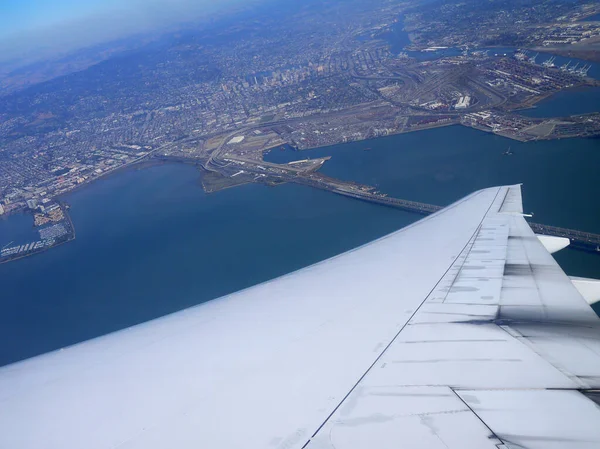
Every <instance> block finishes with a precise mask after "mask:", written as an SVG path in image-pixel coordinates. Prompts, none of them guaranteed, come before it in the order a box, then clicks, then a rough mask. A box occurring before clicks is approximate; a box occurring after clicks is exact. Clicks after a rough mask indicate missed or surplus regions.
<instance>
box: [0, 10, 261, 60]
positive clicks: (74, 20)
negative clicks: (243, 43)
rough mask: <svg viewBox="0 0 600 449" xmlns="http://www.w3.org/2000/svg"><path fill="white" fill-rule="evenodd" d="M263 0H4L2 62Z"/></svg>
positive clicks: (62, 50) (0, 27)
mask: <svg viewBox="0 0 600 449" xmlns="http://www.w3.org/2000/svg"><path fill="white" fill-rule="evenodd" d="M260 1H262V0H0V63H2V62H3V61H13V62H14V61H19V60H20V61H25V60H28V61H30V60H36V59H43V58H46V57H51V56H52V55H53V54H57V53H65V52H68V51H70V50H74V49H77V48H81V47H85V46H89V45H94V44H98V43H101V42H105V41H111V40H115V39H118V38H121V37H125V36H127V35H132V34H135V33H139V32H147V31H152V30H156V29H160V28H162V27H166V26H171V25H174V24H177V23H179V22H182V21H189V20H194V19H198V18H203V17H210V16H212V15H214V14H216V13H219V12H227V11H228V10H229V8H231V7H233V6H239V5H250V4H252V3H257V2H260ZM0 68H1V67H0Z"/></svg>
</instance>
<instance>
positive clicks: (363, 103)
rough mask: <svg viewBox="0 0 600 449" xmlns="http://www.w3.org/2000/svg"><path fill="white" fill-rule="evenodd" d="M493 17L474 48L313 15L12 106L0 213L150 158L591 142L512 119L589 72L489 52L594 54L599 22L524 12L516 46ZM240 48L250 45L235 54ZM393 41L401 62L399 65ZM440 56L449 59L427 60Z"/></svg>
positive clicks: (385, 7)
mask: <svg viewBox="0 0 600 449" xmlns="http://www.w3.org/2000/svg"><path fill="white" fill-rule="evenodd" d="M501 3H502V2H500V3H499V5H497V6H498V8H499V9H497V10H496V9H494V8H492V9H486V14H488V15H489V16H486V15H485V14H484V15H483V16H481V15H479V13H480V11H479V9H478V7H477V4H476V2H474V3H472V4H469V5H470V6H469V7H470V8H473V9H472V11H471V13H470V14H476V15H478V17H479V19H478V24H479V26H480V27H481V29H480V30H478V31H477V32H475V33H471V35H472V36H475V37H477V38H478V39H477V40H476V41H471V40H469V39H466V37H465V34H464V33H463V32H462V31H461V29H460V27H455V26H453V29H452V30H449V29H448V28H447V27H445V25H444V24H449V23H452V24H453V25H455V24H456V23H465V24H466V23H470V22H469V20H468V17H469V14H467V15H466V16H465V12H464V11H462V10H460V11H459V10H456V9H454V8H452V7H450V6H448V7H443V8H442V9H441V10H440V11H439V13H440V15H439V17H438V19H437V20H435V21H431V20H430V19H428V18H427V17H426V16H424V15H423V14H422V13H421V12H420V9H419V8H420V7H419V6H415V5H413V4H411V3H410V2H409V3H397V2H392V1H383V0H381V1H379V2H377V4H376V5H373V4H370V3H367V2H363V1H359V0H355V1H353V2H348V3H346V2H341V3H335V4H332V5H329V6H328V7H326V8H325V11H321V10H320V9H319V8H320V7H319V8H317V5H316V4H315V5H312V4H309V5H308V6H306V7H302V8H296V7H290V8H289V10H284V11H283V12H279V14H280V15H281V17H278V16H277V14H275V15H272V16H269V17H268V18H267V19H265V18H262V21H261V22H260V23H255V22H253V21H252V20H251V19H252V18H251V17H249V18H246V20H245V21H244V22H240V23H237V24H236V25H235V26H223V25H215V26H214V29H207V30H205V31H204V32H200V33H198V32H195V33H192V32H185V31H184V32H181V33H179V34H176V35H175V36H169V37H168V38H165V39H163V40H161V41H158V42H157V43H155V44H152V45H151V46H150V47H151V50H144V49H143V48H142V49H141V50H139V51H134V52H132V53H131V54H128V56H124V57H113V58H111V59H109V60H107V61H105V62H101V63H99V64H97V65H94V66H91V67H89V68H87V69H86V70H83V71H81V72H76V73H72V74H67V75H66V76H65V77H64V79H57V80H50V81H46V82H44V83H41V84H39V85H34V86H32V87H30V88H27V89H22V90H16V91H12V92H11V91H10V90H7V93H6V94H5V96H4V97H3V98H2V100H3V101H2V103H1V104H0V144H1V146H0V213H4V214H10V213H14V212H19V211H23V210H26V209H31V210H36V211H38V213H41V214H44V213H45V212H44V208H46V207H47V206H52V205H55V206H56V199H57V197H59V196H60V195H62V194H65V193H67V192H69V191H72V190H73V189H76V188H78V187H81V186H83V185H85V184H87V183H89V182H91V181H93V180H95V179H98V178H100V177H102V176H105V175H107V174H109V173H112V172H114V171H116V170H119V169H123V168H124V167H131V166H134V165H135V164H138V163H141V162H144V163H148V161H151V160H152V159H153V158H163V159H164V158H170V159H171V160H176V159H177V160H184V161H186V162H193V163H198V164H200V165H202V166H204V167H208V168H210V167H211V166H214V165H215V161H217V160H221V161H222V160H223V159H224V158H226V157H236V158H246V159H250V160H253V161H261V160H262V156H263V154H264V152H266V151H269V150H271V149H273V148H277V147H280V146H282V145H290V146H292V147H293V148H296V149H298V150H303V149H310V148H316V147H323V146H328V145H333V144H337V143H341V142H351V141H360V140H366V139H370V138H374V137H380V136H389V135H394V134H400V133H406V132H414V131H421V130H427V129H431V128H435V127H442V126H450V125H462V126H467V127H472V128H475V129H479V130H482V131H486V132H490V133H494V134H497V135H500V136H504V137H508V138H510V139H514V140H517V141H522V142H526V141H532V140H541V139H560V138H568V137H582V136H583V137H587V136H596V135H599V134H600V113H598V112H593V113H588V114H583V115H575V116H569V117H552V118H532V117H528V116H526V115H522V114H521V113H520V110H523V109H526V108H531V107H535V105H536V103H538V102H540V101H541V100H543V99H545V98H547V97H549V96H552V95H553V94H555V93H557V92H560V91H562V90H565V89H574V88H583V87H598V86H600V82H599V81H598V80H596V79H594V78H591V77H589V76H588V71H589V69H590V67H591V65H590V64H581V65H580V64H572V65H571V64H566V65H561V66H558V65H556V64H555V63H554V59H553V58H552V57H550V58H544V59H542V58H541V57H540V56H539V54H538V53H537V52H536V51H535V50H519V49H517V48H512V49H509V50H500V51H498V50H497V49H496V48H485V46H486V45H495V44H502V45H521V46H529V47H531V48H534V47H536V46H538V45H541V46H545V45H550V44H552V45H556V44H559V43H560V42H562V41H564V42H567V43H579V42H581V41H582V40H590V39H591V40H593V39H595V38H596V36H598V35H599V34H600V23H597V22H580V21H578V20H579V19H581V18H582V17H584V16H587V15H590V14H593V13H595V12H596V9H595V8H596V6H595V5H594V4H593V3H589V4H582V5H578V6H577V7H575V8H572V7H570V8H567V7H566V6H564V5H563V6H561V7H560V8H557V7H556V5H555V4H554V3H552V2H544V1H541V2H539V4H537V5H536V6H535V7H533V9H531V8H530V9H528V11H529V12H528V13H527V14H526V16H527V15H530V20H529V21H522V22H517V23H515V24H514V27H515V31H514V33H515V35H519V36H520V35H521V34H523V33H522V32H523V30H522V28H520V27H523V26H525V25H523V24H525V23H526V24H527V27H528V28H527V29H528V30H529V31H528V33H527V34H526V36H527V37H526V38H525V37H522V38H519V39H513V40H510V39H508V38H506V39H504V40H502V41H498V36H496V37H494V36H493V33H492V30H493V29H495V28H494V27H493V26H492V25H493V24H496V25H497V23H498V20H500V19H499V17H502V18H503V19H502V20H504V22H503V23H508V22H509V21H511V20H512V19H511V17H514V16H515V15H522V14H523V11H520V10H516V11H513V13H512V14H508V13H505V12H503V11H504V10H503V9H502V5H501ZM547 4H552V7H549V6H547ZM561 5H562V4H561ZM565 8H566V9H565ZM563 9H564V11H563ZM531 11H535V15H531ZM457 14H461V20H457V18H456V15H457ZM341 17H343V18H344V19H340V18H341ZM283 19H285V25H282V22H281V21H282V20H283ZM265 20H267V23H265V22H264V21H265ZM402 20H403V21H404V22H402ZM549 20H553V21H555V25H554V26H549V25H548V24H547V23H548V21H549ZM350 23H351V25H349V24H350ZM494 26H495V25H494ZM507 26H508V25H507ZM440 27H441V28H440ZM530 27H533V28H534V29H535V32H531V30H530ZM509 29H510V27H509ZM242 32H244V33H250V35H252V36H253V38H252V39H239V38H238V37H237V36H238V35H241V33H242ZM440 36H444V37H443V39H440ZM409 39H410V40H409ZM398 40H400V41H401V42H404V41H403V40H406V43H407V44H408V45H407V46H406V48H407V50H408V51H400V52H394V50H395V46H396V45H397V42H396V41H398ZM451 46H456V47H460V48H457V49H456V50H455V51H451V52H449V53H448V52H446V53H444V54H442V55H439V56H435V57H434V58H429V57H424V56H427V55H429V54H431V52H432V51H434V52H436V51H439V50H440V49H444V48H447V47H451ZM8 81H10V80H8ZM8 81H7V80H6V79H5V80H4V83H5V86H7V85H8V84H6V83H7V82H8ZM66 85H68V86H69V87H68V88H66V87H63V86H66ZM13 90H14V86H13ZM238 176H239V175H238ZM244 179H245V177H244V176H240V177H238V179H237V180H236V181H235V182H232V180H229V181H227V182H226V183H225V184H227V185H229V184H232V183H233V184H236V183H237V184H239V183H242V181H243V180H244ZM213 181H214V180H213ZM205 184H206V183H205ZM32 206H33V207H32ZM67 228H68V227H67ZM67 228H65V229H67ZM47 246H48V245H45V246H44V247H47ZM8 249H10V248H9V247H7V248H5V253H6V254H9V253H10V251H9V252H6V251H8ZM11 251H14V249H11ZM11 254H12V253H11Z"/></svg>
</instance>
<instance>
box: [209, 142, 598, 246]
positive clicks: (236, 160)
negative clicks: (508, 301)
mask: <svg viewBox="0 0 600 449" xmlns="http://www.w3.org/2000/svg"><path fill="white" fill-rule="evenodd" d="M220 156H221V155H220V154H219V155H218V157H215V158H213V159H212V160H209V161H208V163H205V164H203V166H204V167H205V168H206V169H207V170H211V171H218V172H219V173H221V174H223V175H224V176H231V175H232V173H234V172H235V171H237V169H238V168H241V167H243V169H244V171H246V172H249V173H255V174H258V175H261V176H270V177H272V178H274V179H278V180H281V181H284V182H293V183H296V184H302V185H306V186H310V187H314V188H316V189H321V190H327V191H329V192H333V193H336V194H338V195H343V196H347V197H350V198H355V199H357V200H362V201H368V202H370V203H376V204H381V205H383V206H388V207H394V208H396V209H401V210H404V211H407V212H413V213H417V214H421V215H431V214H433V213H435V212H437V211H438V210H440V209H442V207H441V206H436V205H434V204H427V203H419V202H417V201H408V200H403V199H399V198H393V197H389V196H387V195H386V194H383V193H380V192H377V191H376V190H375V188H374V187H371V186H367V185H364V184H359V183H356V182H353V181H342V180H340V179H336V178H331V177H329V176H326V175H323V174H322V173H317V172H314V167H313V168H311V169H306V168H304V167H296V166H294V165H289V164H287V165H286V164H274V163H269V162H266V161H256V160H253V159H248V158H242V157H240V156H237V155H236V156H233V155H226V157H227V160H222V159H221V157H220ZM239 164H243V165H239ZM209 165H212V166H211V167H210V168H209V167H208V166H209ZM263 179H264V178H263ZM529 225H530V226H531V228H532V229H533V231H534V232H535V233H536V234H543V235H549V236H554V237H566V238H568V239H569V240H570V241H571V244H570V245H569V247H570V248H573V249H578V250H582V251H588V252H592V253H596V254H600V235H598V234H592V233H589V232H582V231H576V230H574V229H566V228H558V227H556V226H548V225H543V224H539V223H531V222H530V223H529Z"/></svg>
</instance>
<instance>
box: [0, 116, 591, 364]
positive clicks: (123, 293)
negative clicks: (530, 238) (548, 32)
mask: <svg viewBox="0 0 600 449" xmlns="http://www.w3.org/2000/svg"><path fill="white" fill-rule="evenodd" d="M509 145H510V146H511V147H512V149H513V151H514V153H515V154H514V155H513V156H510V157H508V156H503V155H502V152H504V151H505V149H506V147H507V146H509ZM366 148H371V149H370V151H365V149H366ZM599 150H600V141H599V140H597V139H596V140H595V139H570V140H561V141H551V142H534V143H527V144H521V143H516V142H513V141H509V140H507V139H504V138H501V137H498V136H494V135H491V134H486V133H483V132H479V131H476V130H473V129H468V128H463V127H459V126H456V127H448V128H440V129H435V130H430V131H426V132H418V133H410V134H404V135H398V136H393V137H387V138H381V139H376V140H371V141H365V142H357V143H351V144H344V145H336V146H334V147H328V148H321V149H317V150H310V151H306V152H304V151H303V152H292V151H283V152H282V151H279V150H276V151H273V152H271V153H270V154H269V155H268V156H267V158H268V159H269V160H273V161H286V160H293V159H299V158H300V159H302V158H306V157H307V156H308V157H311V158H314V157H318V156H324V155H331V156H333V158H332V159H331V161H329V162H327V163H326V165H325V167H324V169H323V171H324V173H326V174H328V175H330V176H334V177H337V178H341V179H351V180H355V181H358V182H361V183H365V184H370V185H376V186H377V187H378V188H379V189H380V190H381V191H383V192H386V193H389V194H390V195H393V196H396V197H399V198H405V199H411V200H417V201H423V202H428V203H433V204H440V205H446V204H448V203H450V202H452V201H454V200H456V199H459V198H460V197H462V196H464V195H466V194H468V193H470V192H471V191H472V190H475V189H478V188H482V187H487V186H490V185H495V184H505V183H516V182H524V183H525V185H524V197H525V198H524V199H525V208H526V210H527V211H533V212H535V220H536V221H538V222H541V223H546V224H553V225H558V226H564V227H570V228H575V229H581V230H587V231H591V232H600V220H599V217H598V213H597V209H598V207H597V206H598V204H597V198H598V197H599V195H600V185H599V184H598V183H595V182H594V180H595V179H596V177H597V167H599V166H600V151H599ZM198 180H199V173H198V172H197V171H196V169H195V168H193V167H191V166H185V165H174V164H166V165H162V166H155V167H150V168H147V169H144V170H130V171H126V172H122V173H118V174H115V175H112V176H110V177H108V178H105V179H102V180H100V181H98V182H96V183H94V184H92V185H90V186H89V187H86V188H85V189H82V190H79V191H76V192H73V193H71V194H70V195H68V196H67V197H66V198H64V199H65V200H66V201H67V202H68V203H70V204H71V205H72V209H71V211H70V212H71V216H72V219H73V222H74V225H75V228H76V230H77V239H76V240H75V241H73V242H70V243H68V244H66V245H62V246H60V247H57V248H54V249H52V250H51V251H47V252H45V253H43V254H39V255H36V256H34V257H30V258H26V259H22V260H19V261H16V262H11V263H9V264H5V265H2V266H0V283H1V285H2V286H3V291H2V312H3V313H2V314H0V337H1V338H2V339H3V341H5V342H10V343H7V344H5V345H2V346H1V347H0V365H1V364H5V363H8V362H10V361H14V360H18V359H21V358H24V357H28V356H31V355H35V354H37V353H41V352H45V351H47V350H51V349H56V348H59V347H62V346H65V345H68V344H72V343H76V342H78V341H81V340H83V339H87V338H91V337H94V336H97V335H101V334H104V333H107V332H110V331H113V330H117V329H121V328H124V327H126V326H129V325H132V324H135V323H139V322H142V321H146V320H148V319H152V318H155V317H158V316H161V315H164V314H166V313H169V312H173V311H176V310H180V309H182V308H185V307H188V306H191V305H193V304H198V303H201V302H203V301H206V300H209V299H211V298H215V297H218V296H221V295H223V294H227V293H230V292H233V291H236V290H239V289H241V288H245V287H248V286H250V285H253V284H256V283H259V282H262V281H265V280H268V279H271V278H273V277H276V276H278V275H281V274H284V273H287V272H290V271H293V270H295V269H298V268H301V267H303V266H306V265H308V264H311V263H314V262H317V261H319V260H322V259H325V258H327V257H330V256H333V255H335V254H338V253H340V252H342V251H344V250H347V249H350V248H353V247H356V246H358V245H360V244H362V243H365V242H368V241H370V240H372V239H375V238H377V237H379V236H382V235H384V234H386V233H389V232H391V231H394V230H395V229H398V228H400V227H403V226H405V225H407V224H409V223H411V222H413V221H415V220H417V219H419V218H420V217H418V216H416V215H412V214H409V213H405V212H400V211H397V210H394V209H390V208H386V207H381V206H377V205H373V204H368V203H365V202H361V201H356V200H352V199H349V198H343V197H340V196H337V195H334V194H330V193H328V192H324V191H319V190H314V189H311V188H308V187H302V186H296V185H283V186H278V187H273V188H270V187H265V186H261V185H246V186H243V187H238V188H234V189H228V190H225V191H221V192H218V193H215V194H209V195H207V194H205V193H203V191H202V189H201V188H200V186H199V183H198ZM27 218H29V220H30V219H31V218H30V217H28V216H18V215H17V216H13V217H10V218H9V219H8V220H3V221H1V222H0V235H2V237H3V239H4V238H5V235H6V234H7V233H9V232H11V233H12V232H17V231H18V232H23V231H19V230H20V229H22V225H24V224H26V225H27V228H28V229H30V228H31V223H30V222H27V223H26V220H25V219H27ZM14 220H17V221H19V223H17V221H14ZM13 223H16V224H13ZM9 224H10V225H9ZM23 238H26V237H23ZM11 240H12V239H11ZM557 259H558V260H559V261H560V263H561V264H562V265H563V267H564V268H565V269H566V271H567V272H569V273H570V274H573V275H580V276H589V277H597V278H600V257H598V256H596V255H593V254H586V253H582V252H576V251H569V250H567V251H563V252H561V253H558V254H557Z"/></svg>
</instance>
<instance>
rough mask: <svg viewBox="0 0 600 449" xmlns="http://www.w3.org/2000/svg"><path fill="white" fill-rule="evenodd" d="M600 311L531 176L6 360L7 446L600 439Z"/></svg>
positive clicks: (338, 448)
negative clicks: (330, 252)
mask: <svg viewBox="0 0 600 449" xmlns="http://www.w3.org/2000/svg"><path fill="white" fill-rule="evenodd" d="M594 389H600V321H599V319H598V317H597V316H596V315H595V314H594V312H593V311H592V309H591V308H590V306H589V305H588V304H587V303H586V301H585V300H584V299H583V298H582V296H581V295H580V293H579V292H578V291H577V290H576V288H575V287H574V286H573V283H572V282H571V281H570V280H569V278H568V277H567V276H566V275H565V274H564V273H563V271H562V270H561V269H560V268H559V266H558V265H557V264H556V262H555V261H554V259H553V258H552V256H550V254H549V252H548V251H547V250H546V248H545V247H544V245H543V244H542V243H541V242H540V240H538V239H537V238H536V236H535V235H534V233H533V232H532V230H531V229H530V228H529V226H528V224H527V223H526V222H525V220H524V218H523V216H522V203H521V191H520V187H519V186H509V187H498V188H490V189H486V190H482V191H479V192H476V193H474V194H472V195H470V196H468V197H466V198H464V199H463V200H461V201H458V202H457V203H455V204H453V205H451V206H449V207H447V208H445V209H443V210H441V211H440V212H438V213H436V214H434V215H432V216H429V217H427V218H425V219H423V220H421V221H419V222H417V223H415V224H414V225H412V226H409V227H407V228H404V229H402V230H400V231H398V232H395V233H393V234H390V235H388V236H386V237H383V238H381V239H379V240H377V241H374V242H372V243H370V244H367V245H364V246H362V247H360V248H357V249H355V250H352V251H349V252H347V253H345V254H342V255H340V256H337V257H334V258H332V259H329V260H326V261H324V262H321V263H318V264H316V265H313V266H310V267H308V268H305V269H303V270H300V271H297V272H295V273H292V274H289V275H287V276H283V277H281V278H278V279H275V280H273V281H269V282H266V283H264V284H261V285H258V286H256V287H253V288H250V289H247V290H244V291H241V292H238V293H235V294H232V295H229V296H227V297H223V298H220V299H217V300H214V301H210V302H207V303H205V304H202V305H199V306H196V307H193V308H191V309H187V310H184V311H182V312H179V313H175V314H173V315H169V316H166V317H163V318H160V319H157V320H154V321H151V322H148V323H145V324H142V325H138V326H134V327H131V328H128V329H125V330H122V331H120V332H116V333H113V334H110V335H107V336H104V337H101V338H97V339H94V340H90V341H87V342H84V343H81V344H78V345H75V346H72V347H68V348H64V349H61V350H59V351H55V352H52V353H49V354H46V355H43V356H39V357H35V358H33V359H29V360H26V361H23V362H19V363H16V364H13V365H8V366H6V367H3V368H0V447H1V448H6V449H81V448H86V449H117V448H118V449H159V448H160V449H165V448H169V449H170V448H178V449H192V448H193V449H205V448H206V449H218V448H224V449H235V448H244V449H246V448H273V449H292V448H310V449H350V448H351V449H371V448H378V449H381V448H384V449H385V448H399V447H402V448H428V449H429V448H431V449H436V448H440V449H441V448H444V449H448V448H450V449H454V448H460V449H465V448H478V449H479V448H493V449H498V448H504V449H509V448H510V449H515V448H545V449H547V448H558V447H564V448H592V447H593V448H598V447H600V425H599V424H600V407H599V406H598V402H600V401H599V399H598V394H597V393H596V392H594V391H593V390H594Z"/></svg>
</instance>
